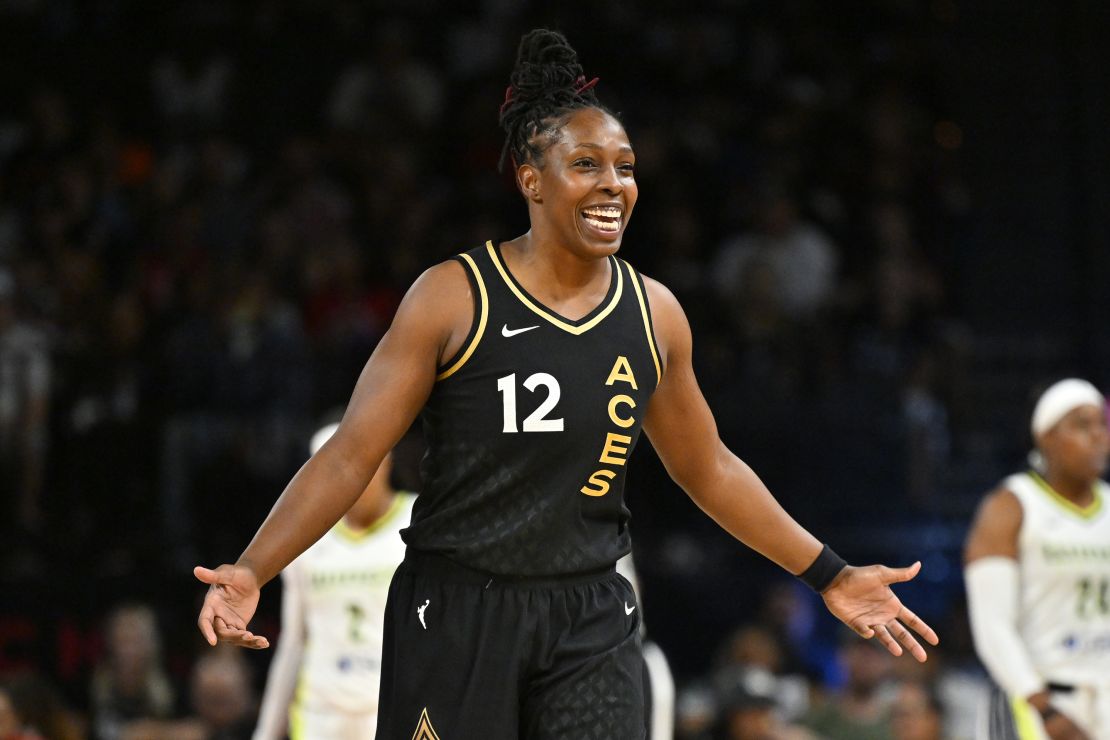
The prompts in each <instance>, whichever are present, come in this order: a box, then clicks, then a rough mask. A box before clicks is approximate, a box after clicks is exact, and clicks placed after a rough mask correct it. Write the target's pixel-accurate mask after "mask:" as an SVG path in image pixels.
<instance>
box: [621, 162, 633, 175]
mask: <svg viewBox="0 0 1110 740" xmlns="http://www.w3.org/2000/svg"><path fill="white" fill-rule="evenodd" d="M618 169H619V170H620V171H621V172H627V173H628V174H632V173H633V172H635V171H636V165H634V164H632V163H631V162H626V163H625V164H622V165H619V167H618Z"/></svg>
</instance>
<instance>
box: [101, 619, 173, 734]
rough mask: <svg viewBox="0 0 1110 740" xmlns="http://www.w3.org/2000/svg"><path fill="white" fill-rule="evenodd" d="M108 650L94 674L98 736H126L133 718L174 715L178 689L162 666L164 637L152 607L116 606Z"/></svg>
mask: <svg viewBox="0 0 1110 740" xmlns="http://www.w3.org/2000/svg"><path fill="white" fill-rule="evenodd" d="M105 648H106V653H105V656H104V658H103V659H102V660H101V661H100V663H99V664H98V665H97V667H96V670H95V672H94V673H93V677H92V687H91V689H92V690H91V700H90V711H91V715H92V735H93V737H94V738H97V740H118V739H119V738H123V737H125V736H126V729H127V726H128V724H129V723H131V722H134V721H136V720H148V719H167V718H169V717H171V716H172V715H173V711H174V690H173V686H172V684H171V683H170V679H169V677H168V676H167V675H166V672H165V669H164V668H163V666H162V655H161V635H160V634H159V630H158V624H157V621H156V619H155V616H154V612H153V610H151V608H150V607H148V606H145V605H141V604H126V605H123V606H119V607H116V608H115V609H114V610H112V612H111V614H110V615H109V616H108V619H107V624H106V628H105Z"/></svg>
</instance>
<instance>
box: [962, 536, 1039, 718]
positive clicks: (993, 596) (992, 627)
mask: <svg viewBox="0 0 1110 740" xmlns="http://www.w3.org/2000/svg"><path fill="white" fill-rule="evenodd" d="M1018 580H1019V573H1018V564H1017V561H1016V560H1014V559H1012V558H1007V557H985V558H979V559H978V560H974V561H972V562H971V563H969V564H968V565H967V567H966V568H964V582H965V584H966V585H967V610H968V616H969V617H970V621H971V635H972V637H973V638H974V640H975V652H976V653H978V655H979V659H980V660H981V661H983V665H985V666H986V667H987V670H988V671H989V672H990V674H991V678H993V679H994V680H995V682H996V683H997V684H998V685H999V686H1001V687H1002V688H1003V689H1004V690H1005V691H1006V693H1008V694H1009V695H1010V696H1014V697H1021V698H1023V699H1024V698H1026V697H1028V696H1031V695H1032V694H1035V693H1037V692H1038V691H1041V690H1043V689H1044V687H1045V682H1044V679H1043V678H1042V677H1041V676H1040V674H1038V673H1037V669H1036V668H1034V667H1033V661H1032V660H1031V659H1030V657H1029V652H1028V651H1027V650H1026V648H1025V644H1024V643H1023V642H1022V640H1021V636H1020V635H1019V634H1018V629H1017V611H1018Z"/></svg>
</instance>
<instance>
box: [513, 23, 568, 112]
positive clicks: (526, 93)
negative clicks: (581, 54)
mask: <svg viewBox="0 0 1110 740" xmlns="http://www.w3.org/2000/svg"><path fill="white" fill-rule="evenodd" d="M582 75H583V71H582V65H581V64H580V63H579V62H578V52H576V51H575V50H574V47H572V46H571V45H570V43H569V42H568V41H567V38H566V36H564V35H563V34H561V33H559V32H558V31H551V30H548V29H546V28H537V29H535V30H533V31H529V32H528V33H527V34H525V35H524V37H523V38H522V39H521V40H520V46H519V47H518V48H517V54H516V64H515V65H514V66H513V72H512V75H511V76H510V78H509V83H510V84H511V85H512V87H513V96H514V97H515V98H518V99H519V100H521V101H530V100H535V99H537V98H542V97H545V96H551V95H552V94H553V93H554V94H555V95H556V96H557V97H560V98H561V97H563V95H565V96H566V98H567V100H568V101H569V100H570V99H571V98H573V96H574V95H575V82H576V80H577V79H578V78H579V77H581V76H582Z"/></svg>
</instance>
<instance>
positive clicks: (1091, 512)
mask: <svg viewBox="0 0 1110 740" xmlns="http://www.w3.org/2000/svg"><path fill="white" fill-rule="evenodd" d="M1028 475H1029V477H1030V478H1032V479H1033V482H1034V483H1036V484H1037V487H1038V488H1040V489H1041V490H1042V491H1044V492H1045V493H1047V494H1048V497H1049V499H1051V500H1052V501H1054V502H1056V504H1058V505H1059V506H1061V507H1063V508H1064V509H1066V510H1067V511H1069V512H1071V513H1072V514H1075V515H1076V516H1080V517H1083V518H1084V519H1091V518H1092V517H1094V516H1095V515H1096V514H1098V513H1099V512H1100V511H1102V494H1101V493H1100V492H1099V490H1098V484H1095V485H1094V486H1092V487H1091V494H1092V495H1093V496H1094V500H1093V501H1091V503H1089V504H1087V505H1086V506H1079V505H1078V504H1075V503H1073V502H1071V501H1069V500H1068V499H1067V498H1065V497H1064V496H1061V495H1060V494H1059V493H1057V492H1056V489H1055V488H1053V487H1052V486H1050V485H1049V484H1048V481H1046V480H1045V479H1044V478H1042V477H1041V476H1040V475H1039V474H1038V473H1037V472H1036V471H1034V470H1030V471H1029V473H1028Z"/></svg>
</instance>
